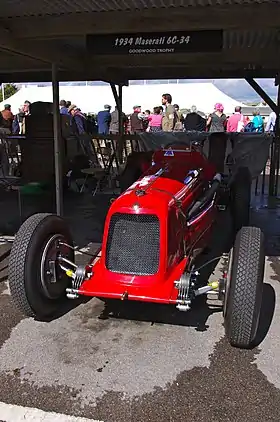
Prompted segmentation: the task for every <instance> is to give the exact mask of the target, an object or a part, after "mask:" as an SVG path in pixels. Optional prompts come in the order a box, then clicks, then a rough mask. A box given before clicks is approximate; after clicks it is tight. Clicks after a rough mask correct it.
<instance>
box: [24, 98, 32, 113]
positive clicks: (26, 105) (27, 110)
mask: <svg viewBox="0 0 280 422" xmlns="http://www.w3.org/2000/svg"><path fill="white" fill-rule="evenodd" d="M30 106H31V102H30V101H28V100H26V101H24V104H23V112H24V116H29V115H30Z"/></svg>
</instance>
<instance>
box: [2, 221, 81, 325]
mask: <svg viewBox="0 0 280 422" xmlns="http://www.w3.org/2000/svg"><path fill="white" fill-rule="evenodd" d="M68 245H69V246H70V247H69V246H68ZM72 247H73V242H72V238H71V235H70V232H69V230H68V227H67V224H66V223H65V221H64V220H63V219H62V218H60V217H58V216H56V215H53V214H35V215H32V216H31V217H30V218H28V219H27V220H26V221H25V222H24V223H23V224H22V226H21V227H20V229H19V231H18V233H17V235H16V237H15V240H14V243H13V247H12V250H11V255H10V260H9V286H10V291H11V295H12V298H13V300H14V302H15V304H16V306H17V307H18V308H19V309H20V310H21V311H22V312H23V313H24V314H25V315H27V316H33V317H37V318H45V317H49V316H51V315H53V314H55V313H56V312H57V311H58V310H59V308H60V307H61V306H62V305H63V302H64V301H66V300H67V299H66V292H65V289H66V288H67V287H68V286H69V280H70V279H69V278H68V277H67V276H66V274H65V272H64V271H63V270H62V269H61V268H60V266H59V264H58V258H59V257H61V256H62V257H63V258H66V259H68V260H69V261H71V262H74V250H73V249H72Z"/></svg>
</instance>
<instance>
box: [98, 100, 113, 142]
mask: <svg viewBox="0 0 280 422" xmlns="http://www.w3.org/2000/svg"><path fill="white" fill-rule="evenodd" d="M110 111H111V106H110V105H109V104H105V105H104V110H101V111H99V112H98V114H97V126H98V133H99V134H101V135H108V134H109V129H110V123H111V119H112V117H111V113H110Z"/></svg>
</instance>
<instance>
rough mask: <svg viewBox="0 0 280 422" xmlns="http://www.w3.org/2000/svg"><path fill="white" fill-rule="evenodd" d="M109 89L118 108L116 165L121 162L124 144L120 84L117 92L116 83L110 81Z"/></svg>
mask: <svg viewBox="0 0 280 422" xmlns="http://www.w3.org/2000/svg"><path fill="white" fill-rule="evenodd" d="M110 85H111V89H112V92H113V95H114V99H115V102H116V106H117V109H118V114H119V136H120V140H119V142H117V145H116V156H117V157H116V158H117V160H116V161H117V166H118V164H122V163H123V146H124V137H123V135H124V132H123V116H122V85H119V90H118V91H119V92H117V88H116V85H115V84H113V83H110Z"/></svg>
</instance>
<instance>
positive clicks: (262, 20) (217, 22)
mask: <svg viewBox="0 0 280 422" xmlns="http://www.w3.org/2000/svg"><path fill="white" fill-rule="evenodd" d="M252 14H253V16H254V18H253V19H252ZM1 23H2V25H6V26H7V27H9V28H10V29H11V30H12V31H13V32H14V33H15V34H16V35H17V37H18V38H20V39H26V38H30V39H40V38H42V39H46V38H50V37H71V36H84V35H85V34H89V33H96V34H98V33H99V34H104V33H122V32H137V31H140V32H143V28H145V31H172V30H175V31H185V30H187V31H189V30H193V29H221V28H226V29H232V28H244V29H250V28H255V29H260V28H275V27H276V28H277V27H279V26H280V13H279V6H278V5H272V4H271V5H269V7H268V6H267V5H266V4H254V6H253V7H252V5H248V4H242V5H228V6H208V7H186V8H184V7H172V8H158V9H153V8H151V9H145V10H141V11H139V10H137V11H130V12H96V13H73V14H69V15H61V16H48V17H39V16H38V17H29V18H13V19H2V20H0V24H1ZM69 28H71V29H69Z"/></svg>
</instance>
